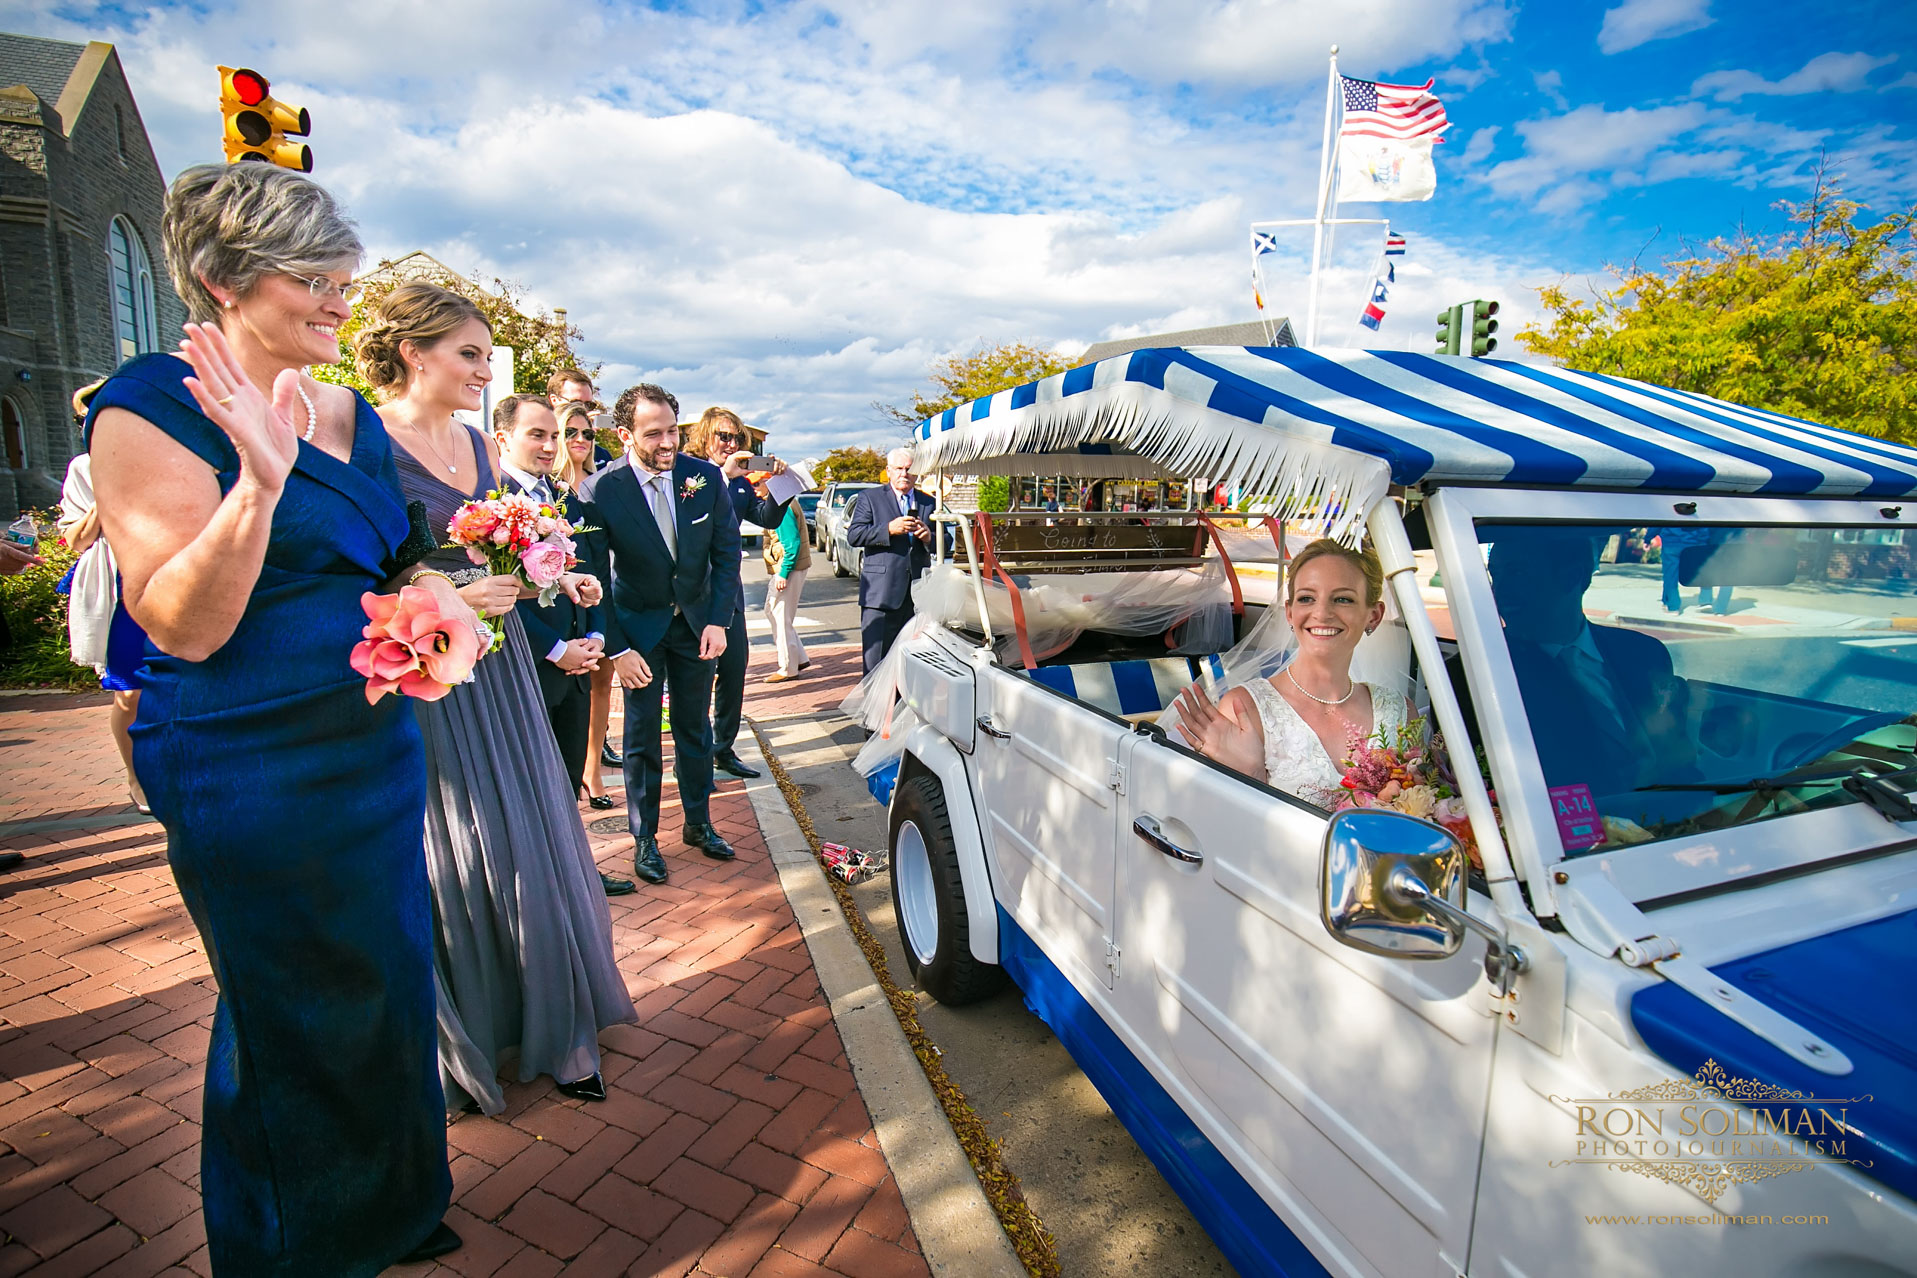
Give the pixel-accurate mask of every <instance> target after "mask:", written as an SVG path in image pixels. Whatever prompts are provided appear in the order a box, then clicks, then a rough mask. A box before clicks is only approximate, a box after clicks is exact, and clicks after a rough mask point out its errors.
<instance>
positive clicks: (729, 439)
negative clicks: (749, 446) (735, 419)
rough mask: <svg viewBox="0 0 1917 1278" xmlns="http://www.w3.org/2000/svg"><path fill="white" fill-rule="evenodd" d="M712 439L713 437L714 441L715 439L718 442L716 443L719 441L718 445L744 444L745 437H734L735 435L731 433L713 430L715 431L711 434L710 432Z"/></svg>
mask: <svg viewBox="0 0 1917 1278" xmlns="http://www.w3.org/2000/svg"><path fill="white" fill-rule="evenodd" d="M712 437H713V438H714V439H716V440H718V441H719V442H720V443H722V444H743V443H745V436H744V435H735V434H733V433H732V432H731V431H725V430H715V431H713V432H712Z"/></svg>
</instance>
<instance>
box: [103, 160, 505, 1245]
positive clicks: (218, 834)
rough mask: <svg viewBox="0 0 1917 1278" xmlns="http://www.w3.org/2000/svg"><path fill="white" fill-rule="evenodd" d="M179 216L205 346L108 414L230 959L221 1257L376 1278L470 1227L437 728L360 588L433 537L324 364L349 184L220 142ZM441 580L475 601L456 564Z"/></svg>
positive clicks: (203, 1156)
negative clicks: (425, 813) (394, 693)
mask: <svg viewBox="0 0 1917 1278" xmlns="http://www.w3.org/2000/svg"><path fill="white" fill-rule="evenodd" d="M164 228H165V237H166V257H167V262H168V265H169V267H170V269H171V270H172V273H173V283H174V287H175V289H176V290H177V291H178V292H179V295H180V296H181V297H182V298H184V299H185V300H186V304H187V309H188V312H189V313H190V314H191V315H192V317H193V319H194V321H196V322H195V323H190V324H188V325H187V330H186V332H187V337H186V341H185V342H184V343H182V353H183V355H184V357H185V358H184V359H181V358H177V357H175V356H172V355H142V356H140V357H138V358H136V359H133V360H130V361H128V362H127V363H126V364H124V365H122V366H121V367H120V369H119V371H118V372H117V373H115V374H114V376H113V377H112V378H111V379H110V380H109V381H108V382H107V383H106V385H105V386H103V387H102V388H101V389H100V391H99V393H98V394H97V395H96V396H94V399H93V403H92V406H91V410H90V412H89V414H88V418H87V424H86V431H87V441H88V446H89V448H90V450H91V452H92V455H93V481H94V487H95V490H96V492H97V493H98V496H99V509H100V512H101V519H102V522H103V523H104V525H105V533H106V537H107V540H108V541H110V542H111V543H112V545H113V550H114V554H115V556H116V557H117V558H118V560H119V566H120V574H121V578H122V582H123V595H122V599H123V603H124V606H125V607H126V610H127V611H128V612H129V613H130V614H131V615H132V617H133V619H134V620H135V621H137V622H139V624H140V625H141V626H143V627H144V628H145V630H146V632H147V635H148V637H149V639H150V640H151V645H152V650H151V652H150V653H149V657H148V664H147V678H146V683H145V693H144V696H143V699H142V701H141V704H140V710H139V718H138V721H137V722H136V723H135V724H134V725H133V728H132V738H133V759H134V768H135V771H136V772H137V773H138V774H139V777H140V780H141V782H142V783H143V784H144V785H145V787H146V797H147V801H148V802H149V803H150V804H151V805H152V807H153V813H154V815H155V816H156V817H157V818H159V821H160V823H161V824H162V825H163V826H165V828H166V834H167V859H168V860H169V862H170V863H171V864H172V868H173V876H174V879H175V881H177V882H178V884H179V887H180V896H181V897H182V898H183V899H184V900H185V902H186V906H187V909H188V911H189V912H190V913H191V914H192V916H193V922H194V924H195V925H196V926H197V927H198V928H199V930H200V935H201V937H202V939H203V940H204V941H205V943H206V952H207V958H208V961H209V962H210V963H211V964H212V967H213V974H214V977H215V979H216V980H217V981H218V982H219V1003H218V1005H217V1007H216V1009H215V1012H214V1017H213V1039H212V1046H211V1050H210V1053H209V1055H208V1057H207V1063H206V1091H205V1099H204V1102H203V1104H204V1120H203V1121H204V1129H203V1135H202V1143H201V1153H200V1169H201V1172H200V1181H201V1197H202V1200H203V1204H204V1208H205V1219H206V1233H207V1242H208V1244H209V1249H210V1251H211V1256H212V1265H213V1272H214V1274H215V1275H216V1276H217V1278H237V1276H240V1275H245V1276H246V1278H254V1276H256V1275H274V1276H283V1278H304V1276H306V1275H312V1276H313V1278H319V1276H321V1275H367V1276H368V1278H370V1276H371V1275H374V1274H377V1273H378V1272H379V1271H380V1270H382V1269H384V1268H385V1267H387V1266H388V1265H390V1264H393V1263H394V1262H396V1261H399V1260H402V1259H406V1260H414V1259H426V1258H430V1257H432V1256H436V1255H442V1254H444V1253H445V1252H448V1251H451V1250H452V1249H454V1248H456V1247H458V1246H459V1238H458V1236H457V1235H456V1234H454V1233H453V1232H452V1231H451V1230H450V1229H448V1228H447V1227H446V1226H445V1224H444V1223H443V1222H442V1221H441V1220H440V1217H441V1215H442V1214H443V1213H444V1212H445V1210H446V1206H447V1202H448V1200H449V1198H450V1196H451V1192H452V1179H451V1176H450V1175H449V1173H448V1170H447V1164H446V1131H445V1123H444V1119H443V1113H444V1108H443V1107H444V1100H443V1097H442V1094H441V1091H440V1086H439V1076H438V1071H437V1070H436V1068H435V1065H434V1034H433V985H432V914H431V904H430V900H429V898H428V895H427V883H426V863H425V858H424V856H423V854H422V849H421V839H420V817H421V812H422V810H423V809H424V807H425V802H426V790H425V779H426V774H425V766H424V761H423V759H422V757H421V751H420V740H419V730H418V728H417V727H416V726H415V724H414V720H413V707H412V703H411V702H409V701H408V700H406V699H405V698H402V697H391V698H388V699H385V700H383V701H381V702H380V704H378V705H368V704H367V702H366V693H365V686H366V685H365V681H364V680H363V679H361V678H360V677H359V676H358V675H357V674H355V673H354V672H353V669H352V667H351V666H350V665H349V664H348V654H350V653H351V651H352V648H353V645H354V644H355V643H357V642H358V641H359V638H360V629H361V627H362V626H364V625H365V621H366V618H365V614H364V612H363V611H362V609H361V607H360V596H361V595H362V594H364V593H365V592H367V591H392V590H395V589H397V588H398V587H399V586H401V585H404V584H406V583H407V582H409V581H412V580H413V579H414V578H415V577H416V576H418V575H419V574H420V571H421V570H418V569H415V568H412V567H409V566H408V563H407V557H406V556H405V554H404V553H403V552H404V549H405V547H406V544H407V543H409V542H412V543H414V544H417V543H419V542H420V541H422V540H423V538H420V537H410V538H409V535H408V534H409V531H411V527H410V524H409V520H408V514H407V509H406V503H405V500H404V498H402V497H401V495H400V491H399V479H398V476H397V474H396V473H395V471H394V468H393V454H392V449H391V446H390V445H389V444H388V442H387V439H386V431H385V429H384V428H383V427H382V426H381V425H380V420H379V418H378V416H377V415H375V414H374V412H373V410H372V408H371V407H370V406H369V405H368V404H367V403H366V402H365V401H364V400H362V399H360V398H359V397H358V396H357V395H355V394H354V393H353V392H351V391H349V390H346V389H344V388H342V387H338V386H328V385H322V384H321V383H319V382H316V381H314V380H312V379H311V378H309V377H307V376H305V375H304V373H303V372H302V371H301V369H302V367H303V366H304V365H307V364H329V363H333V362H335V361H336V360H337V359H338V358H339V344H338V341H337V338H336V336H335V334H336V333H337V331H338V329H339V326H340V325H341V324H342V323H344V322H345V320H346V318H347V316H348V314H349V306H348V303H349V302H350V301H351V299H352V296H353V294H354V292H355V291H356V290H355V289H354V287H353V285H352V278H353V270H354V268H355V266H356V265H357V263H358V261H359V257H360V243H359V240H358V237H357V236H356V235H355V234H354V232H353V228H352V224H351V223H350V222H348V221H347V220H346V218H345V216H344V215H343V214H342V213H341V211H340V209H339V208H338V206H337V205H335V204H334V202H333V199H332V197H331V196H330V195H328V194H327V193H326V191H325V190H323V189H322V188H320V187H319V186H317V185H315V184H314V183H312V182H310V181H308V180H306V179H305V178H302V177H300V176H298V175H296V174H293V173H290V172H288V171H287V170H285V169H280V168H276V167H274V166H272V165H269V164H235V165H230V166H229V165H223V164H207V165H199V166H197V167H194V168H190V169H187V170H186V171H185V172H183V173H181V174H180V175H179V177H178V178H177V179H175V181H174V182H173V185H172V188H171V189H170V190H169V191H168V192H167V198H166V212H165V219H164ZM189 364H190V365H191V367H190V368H189V366H188V365H189ZM422 531H423V530H422ZM426 544H430V543H426ZM418 584H420V585H422V586H424V587H425V588H426V589H428V590H430V591H432V592H433V593H434V594H436V595H438V596H439V602H440V604H441V606H442V607H443V608H446V609H448V610H450V611H453V612H455V613H458V614H462V615H465V616H468V617H470V615H471V614H470V610H468V609H466V607H465V605H464V603H463V602H461V601H460V600H459V599H458V598H457V596H456V595H455V594H454V592H453V590H452V586H451V583H450V582H447V581H446V580H445V579H444V578H433V577H431V576H427V577H424V578H423V579H421V580H420V581H419V583H418Z"/></svg>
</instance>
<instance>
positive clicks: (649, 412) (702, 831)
mask: <svg viewBox="0 0 1917 1278" xmlns="http://www.w3.org/2000/svg"><path fill="white" fill-rule="evenodd" d="M612 419H613V426H614V428H615V429H616V430H617V431H618V432H619V439H620V441H621V442H622V443H624V444H625V446H626V455H625V456H624V457H621V458H620V459H618V460H617V461H615V462H613V463H612V465H610V466H608V467H606V468H605V469H604V470H601V471H597V472H595V473H594V474H593V475H592V476H591V477H590V478H589V479H587V480H586V482H585V483H584V484H583V485H582V486H581V488H580V495H581V497H583V498H584V499H585V501H586V503H587V511H586V515H587V518H588V519H590V520H591V522H592V523H593V524H595V525H597V526H598V527H599V528H600V530H601V531H600V532H598V533H595V534H593V536H594V537H596V538H598V539H599V543H598V544H599V545H600V546H603V547H604V548H605V549H606V551H607V552H609V553H610V556H611V584H610V588H609V594H608V603H607V606H606V611H605V627H606V651H607V652H609V653H611V654H612V664H613V669H615V670H616V671H618V673H619V683H620V686H621V687H623V688H624V689H625V696H626V740H625V756H626V815H627V819H628V821H629V822H630V824H631V828H632V836H633V844H634V867H635V868H636V869H637V871H638V873H639V877H640V878H642V879H644V880H646V882H648V883H663V882H665V881H666V863H665V859H664V858H663V857H661V856H660V855H659V842H658V831H659V793H660V789H661V787H662V784H663V781H664V765H665V758H664V753H663V751H662V750H661V747H660V740H659V714H660V701H661V697H662V693H663V691H664V689H665V688H668V687H669V688H671V690H672V748H673V775H674V776H675V777H676V778H677V779H678V782H679V800H680V803H681V805H682V806H683V809H684V812H685V835H684V837H685V841H686V843H687V844H688V845H690V846H692V847H695V848H698V849H699V851H701V852H702V853H704V854H705V855H706V856H708V857H711V858H713V859H714V860H719V861H729V860H731V859H732V857H733V851H732V848H731V846H730V845H729V844H727V843H726V841H725V840H724V839H723V838H721V837H719V832H718V831H717V830H715V829H713V827H712V818H711V815H710V810H709V800H710V798H711V794H712V717H711V707H712V668H713V663H714V662H715V661H716V660H717V658H718V657H719V654H720V653H722V652H724V651H725V646H726V627H727V625H728V624H729V623H730V622H731V620H732V608H733V600H734V599H735V598H736V597H737V595H738V589H739V586H738V578H739V521H738V519H737V518H736V517H735V516H734V515H733V513H732V501H731V499H730V498H729V497H728V496H727V495H726V484H725V478H724V476H722V475H721V474H720V473H719V468H718V467H717V466H714V465H712V464H711V463H710V462H705V461H701V460H699V459H698V458H695V457H690V456H687V455H686V454H684V453H681V452H680V451H679V401H678V400H677V399H675V398H673V397H672V396H671V395H670V394H668V393H667V392H665V391H664V390H662V389H660V388H659V387H657V386H652V385H640V386H634V387H631V388H630V389H628V390H627V391H626V392H625V393H624V394H622V395H621V396H620V397H619V401H618V403H616V404H615V405H614V406H613V410H612Z"/></svg>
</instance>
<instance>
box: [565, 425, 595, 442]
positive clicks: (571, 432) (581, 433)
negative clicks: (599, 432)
mask: <svg viewBox="0 0 1917 1278" xmlns="http://www.w3.org/2000/svg"><path fill="white" fill-rule="evenodd" d="M592 437H593V436H592V431H590V430H588V429H584V428H582V427H578V426H568V427H567V428H566V438H567V439H591V438H592Z"/></svg>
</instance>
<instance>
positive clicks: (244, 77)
mask: <svg viewBox="0 0 1917 1278" xmlns="http://www.w3.org/2000/svg"><path fill="white" fill-rule="evenodd" d="M232 84H233V94H234V96H235V97H237V98H239V100H240V101H241V102H244V103H245V104H246V105H247V106H258V105H259V104H260V103H262V102H264V101H266V92H267V85H266V77H265V76H263V75H261V74H260V73H259V72H257V71H245V70H241V71H235V72H234V73H233V75H232Z"/></svg>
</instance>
